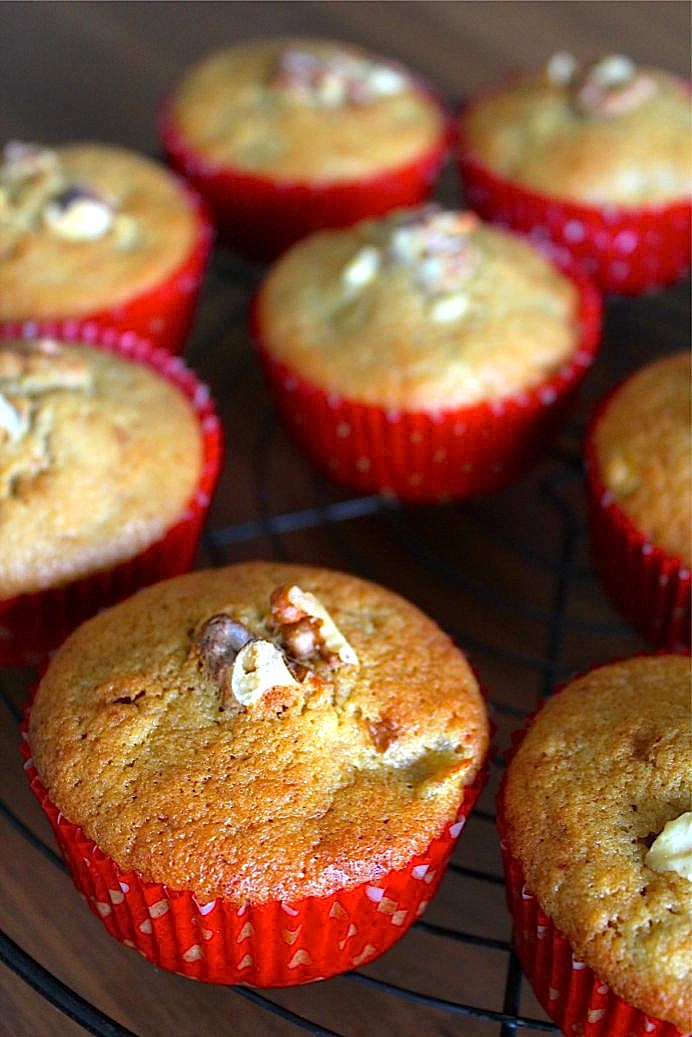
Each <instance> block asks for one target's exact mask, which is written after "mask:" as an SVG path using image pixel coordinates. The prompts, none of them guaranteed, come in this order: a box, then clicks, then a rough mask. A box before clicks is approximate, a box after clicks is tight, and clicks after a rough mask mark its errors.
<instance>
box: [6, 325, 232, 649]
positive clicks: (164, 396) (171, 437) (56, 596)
mask: <svg viewBox="0 0 692 1037" xmlns="http://www.w3.org/2000/svg"><path fill="white" fill-rule="evenodd" d="M35 330H36V331H37V334H38V333H39V332H40V329H39V328H36V329H35ZM220 455H221V433H220V427H219V423H218V421H217V419H216V417H215V414H214V410H213V407H212V404H211V401H210V399H209V394H208V391H207V389H206V387H205V386H203V385H202V384H201V383H200V382H198V381H197V379H196V378H195V376H194V375H193V374H192V373H191V372H189V371H188V370H186V369H185V368H184V367H183V365H182V363H181V362H180V360H179V359H178V358H175V357H171V356H170V355H169V354H167V353H165V352H162V351H161V350H154V349H153V348H152V347H151V346H150V345H148V344H147V343H144V342H140V341H138V340H137V339H136V337H135V336H133V335H132V334H129V335H123V336H120V335H119V334H118V333H117V332H112V333H104V334H103V337H102V341H101V343H100V344H99V345H86V344H83V343H82V342H79V343H68V342H59V341H57V340H55V339H53V338H49V337H45V336H44V337H37V338H35V339H29V338H26V337H24V338H21V337H20V336H19V333H18V331H17V329H14V330H13V329H12V327H11V326H9V325H5V326H3V327H0V663H1V664H3V665H19V664H24V663H26V664H29V663H35V662H38V661H39V660H40V659H41V657H42V656H43V655H44V654H45V653H46V652H47V651H48V650H49V649H51V648H53V647H55V645H56V644H58V643H59V642H60V641H61V640H62V639H63V638H64V637H65V635H66V634H67V633H68V632H69V630H71V629H72V628H73V627H74V626H76V625H77V623H79V622H81V620H82V619H84V618H85V617H86V616H90V615H93V613H94V612H96V611H97V610H98V609H99V608H101V607H103V606H104V605H108V604H111V603H113V602H114V601H117V600H119V599H120V598H122V597H125V596H126V595H128V594H131V593H132V592H133V591H135V590H137V589H138V588H139V587H141V586H142V585H144V584H146V583H152V582H153V581H155V580H159V579H162V578H163V577H165V576H172V575H175V574H177V573H180V572H184V571H185V570H186V569H188V568H189V566H190V565H191V563H192V560H193V558H194V556H195V552H196V549H197V541H198V538H199V534H200V531H201V527H202V523H203V520H204V517H205V515H206V512H207V509H208V506H209V502H210V497H211V494H212V492H213V489H214V486H215V483H216V478H217V475H218V470H219V465H220V459H221V457H220Z"/></svg>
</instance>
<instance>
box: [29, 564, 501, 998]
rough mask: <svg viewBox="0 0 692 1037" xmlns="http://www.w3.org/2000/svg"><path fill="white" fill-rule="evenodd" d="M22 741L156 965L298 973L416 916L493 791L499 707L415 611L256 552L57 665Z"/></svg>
mask: <svg viewBox="0 0 692 1037" xmlns="http://www.w3.org/2000/svg"><path fill="white" fill-rule="evenodd" d="M27 738H28V741H26V742H25V745H24V755H25V758H26V769H27V771H28V774H29V778H30V781H31V784H32V786H33V788H34V791H35V792H36V794H37V795H38V797H39V800H40V802H41V804H42V806H43V808H44V810H45V811H46V813H47V815H48V818H49V820H50V822H51V824H52V826H53V828H54V831H55V835H56V838H57V840H58V842H59V844H60V847H61V849H62V851H63V854H64V856H65V859H66V860H67V863H68V865H69V867H70V869H71V872H72V875H73V878H74V881H75V883H76V885H77V888H78V889H79V890H80V891H81V892H82V893H83V894H84V895H85V896H86V899H87V903H88V904H89V906H90V907H91V909H92V910H93V911H94V913H95V914H97V915H98V916H99V917H100V918H101V919H102V920H103V922H104V924H105V926H106V928H107V929H108V931H109V932H110V933H111V935H113V936H115V938H116V939H118V940H120V941H121V942H122V943H124V944H125V945H126V946H129V947H134V948H135V949H137V950H138V951H140V953H141V954H143V956H144V957H146V958H148V959H149V960H150V961H152V962H154V963H155V964H157V965H159V966H160V967H162V968H165V969H169V970H173V971H176V972H180V973H182V974H184V975H186V976H189V977H191V978H196V979H200V980H204V981H207V982H212V983H234V984H235V983H242V984H248V985H252V986H260V987H264V986H288V985H294V984H299V983H304V982H308V981H309V980H315V979H319V978H325V977H327V976H330V975H333V974H335V973H338V972H342V971H344V970H346V969H350V968H352V967H354V966H360V965H364V964H366V963H367V962H368V961H371V960H372V959H373V958H375V957H377V956H378V955H379V954H381V953H382V952H383V951H384V950H386V949H387V948H388V947H389V946H390V945H391V944H392V943H394V941H395V940H397V939H398V938H399V937H400V936H402V935H403V933H404V932H405V931H406V930H407V929H408V927H409V926H410V925H411V923H412V922H413V921H414V920H415V919H416V917H417V916H418V915H420V913H421V912H422V911H423V910H424V908H425V906H426V904H427V902H428V901H429V900H430V898H431V897H432V895H433V894H434V892H435V889H436V887H437V884H438V883H439V881H440V878H441V876H442V872H443V870H444V866H445V863H446V861H447V858H448V856H449V854H450V853H451V851H452V849H453V847H454V844H455V841H456V839H457V837H458V835H459V832H460V831H461V829H462V827H463V825H464V821H465V818H466V816H467V814H468V813H469V811H470V809H471V806H472V805H473V802H474V801H475V799H476V796H477V795H478V792H479V790H480V784H481V781H482V774H483V761H484V757H485V755H486V750H487V744H488V723H487V717H486V711H485V705H484V701H483V698H482V696H481V694H480V693H479V690H478V686H477V684H476V681H475V678H474V676H473V673H472V671H471V669H470V668H469V666H468V664H467V662H466V660H465V658H464V656H463V655H462V654H461V652H460V651H459V650H458V649H456V648H455V647H454V646H453V645H452V643H451V642H450V640H449V639H448V638H447V636H446V635H444V634H443V633H442V631H440V629H439V628H438V627H437V626H436V625H435V624H434V623H433V622H432V620H430V619H428V618H427V617H426V616H424V615H423V614H422V613H420V612H419V611H418V610H417V609H416V608H414V606H413V605H411V604H409V603H408V602H406V601H404V600H402V599H401V598H399V597H398V596H397V595H395V594H392V593H391V592H389V591H387V590H384V589H383V588H381V587H378V586H376V585H374V584H372V583H367V582H365V581H364V580H360V579H357V578H356V577H353V576H350V575H346V574H342V573H336V572H330V571H327V570H324V569H315V568H311V567H307V566H302V565H285V564H279V563H269V562H250V563H244V564H240V565H235V566H231V567H229V568H226V569H217V570H211V571H206V572H204V571H201V572H195V573H190V574H188V575H187V576H181V577H178V578H176V579H174V580H168V581H164V582H162V583H159V584H157V585H155V586H153V587H149V588H146V589H145V590H142V591H140V592H139V593H138V594H136V595H134V596H133V597H131V598H130V599H128V600H127V601H125V602H123V603H121V604H119V605H116V606H115V607H114V608H112V609H110V610H109V611H107V612H104V613H101V614H100V615H99V616H97V617H95V618H94V619H92V620H89V621H88V622H87V623H85V624H84V625H83V626H82V627H80V628H79V629H78V630H77V631H75V633H74V634H72V636H71V637H70V638H69V639H68V640H67V641H66V642H65V643H64V644H63V645H62V647H61V648H60V650H59V651H58V653H57V654H56V655H55V656H54V658H53V660H52V661H51V663H50V666H49V668H48V670H47V671H46V673H45V674H44V676H43V679H42V681H41V683H40V686H39V688H38V691H37V694H36V697H35V700H34V702H33V705H32V707H31V710H30V717H29V720H28V731H27Z"/></svg>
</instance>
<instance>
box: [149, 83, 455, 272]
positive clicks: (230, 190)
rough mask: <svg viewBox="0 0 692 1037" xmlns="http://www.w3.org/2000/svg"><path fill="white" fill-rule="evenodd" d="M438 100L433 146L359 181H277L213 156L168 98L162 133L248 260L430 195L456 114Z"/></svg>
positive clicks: (222, 230) (175, 161) (228, 240)
mask: <svg viewBox="0 0 692 1037" xmlns="http://www.w3.org/2000/svg"><path fill="white" fill-rule="evenodd" d="M426 93H427V94H428V95H429V96H434V95H432V94H431V93H430V91H427V90H426ZM434 99H435V101H436V103H437V104H439V106H440V110H441V112H442V113H443V116H444V127H445V128H444V130H443V132H442V133H441V134H440V137H439V140H437V141H436V142H435V144H434V146H432V147H429V148H427V149H426V150H424V151H423V152H421V154H420V155H418V156H417V157H416V158H415V159H412V160H411V161H409V162H406V163H403V164H402V165H399V166H395V167H393V168H391V169H387V170H384V171H382V172H381V173H376V174H373V175H371V176H365V177H360V178H358V179H357V180H343V181H338V182H331V183H330V182H328V181H324V182H303V181H299V180H277V179H275V178H272V177H271V176H260V175H257V174H253V173H248V172H244V171H242V170H239V169H234V168H233V167H232V166H225V165H222V164H219V163H215V162H211V161H209V160H207V159H205V158H203V157H202V156H201V155H198V154H196V153H195V151H194V149H193V148H192V146H191V145H189V144H188V143H187V141H186V140H185V138H184V136H183V134H182V133H181V132H180V131H179V130H178V128H177V127H176V125H175V121H174V118H173V116H172V113H171V108H170V102H169V101H168V100H166V101H164V103H163V105H162V106H161V109H160V112H159V118H158V132H159V139H160V141H161V145H162V147H163V149H164V151H165V153H166V156H167V158H168V161H169V163H170V165H171V166H172V167H173V168H174V169H175V170H177V171H178V172H179V173H180V174H181V175H182V176H184V177H185V178H186V179H187V180H188V181H189V182H190V183H191V184H192V185H193V186H194V187H195V189H196V190H197V191H199V193H200V194H201V195H202V197H203V198H205V200H206V201H207V202H208V204H209V206H210V208H211V210H212V212H213V214H214V220H215V222H216V225H217V228H218V230H219V234H220V237H221V239H222V240H223V241H224V242H225V244H227V245H228V246H229V247H231V248H232V249H234V250H235V251H237V252H239V253H241V254H242V255H244V256H245V257H246V258H248V259H252V260H260V261H263V260H270V259H274V258H275V257H276V256H278V255H279V254H280V253H281V252H283V251H285V249H287V248H288V247H289V246H290V245H293V244H294V243H295V242H296V241H299V240H300V239H301V238H304V237H306V235H308V234H311V233H312V232H313V231H316V230H320V229H321V228H324V227H348V226H350V225H351V224H353V223H357V222H358V221H359V220H362V219H365V218H366V217H370V216H381V215H383V214H384V213H386V212H389V211H390V210H392V209H397V208H402V207H404V206H410V205H416V204H418V203H419V202H423V201H425V199H426V198H428V197H429V195H430V193H431V191H432V189H433V186H434V184H435V181H436V179H437V176H438V173H439V172H440V169H441V167H442V165H443V163H444V160H445V158H446V157H447V154H448V152H449V150H450V146H451V129H450V127H451V118H450V114H449V112H448V111H447V109H446V108H445V106H444V105H443V103H442V101H440V100H439V99H438V98H437V97H434Z"/></svg>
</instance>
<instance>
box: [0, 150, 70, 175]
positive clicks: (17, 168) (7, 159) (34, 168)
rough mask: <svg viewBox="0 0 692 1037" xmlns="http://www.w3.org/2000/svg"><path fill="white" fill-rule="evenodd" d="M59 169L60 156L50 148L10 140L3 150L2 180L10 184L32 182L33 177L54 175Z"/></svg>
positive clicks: (0, 167)
mask: <svg viewBox="0 0 692 1037" xmlns="http://www.w3.org/2000/svg"><path fill="white" fill-rule="evenodd" d="M57 167H58V156H57V154H56V152H55V151H51V150H50V148H42V147H41V146H40V145H38V144H25V143H24V142H23V141H20V140H10V141H8V142H7V144H6V145H5V147H4V148H3V153H2V165H0V178H2V179H3V180H5V181H7V182H9V183H18V182H19V181H22V180H30V179H32V178H33V177H37V176H43V175H45V174H46V173H53V172H55V171H56V170H57Z"/></svg>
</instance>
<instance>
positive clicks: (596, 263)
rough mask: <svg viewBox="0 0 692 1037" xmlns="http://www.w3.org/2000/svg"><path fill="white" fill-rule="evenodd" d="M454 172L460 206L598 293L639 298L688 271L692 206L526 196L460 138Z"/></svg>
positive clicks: (524, 190)
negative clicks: (529, 243)
mask: <svg viewBox="0 0 692 1037" xmlns="http://www.w3.org/2000/svg"><path fill="white" fill-rule="evenodd" d="M459 172H460V176H461V181H462V186H463V192H464V198H465V200H466V203H467V205H469V207H470V208H472V209H474V210H475V211H476V212H477V213H478V214H479V216H481V217H482V218H483V219H485V220H490V221H492V222H493V223H499V224H502V225H503V226H506V227H509V228H512V229H514V230H517V231H520V232H521V233H524V234H529V235H531V237H532V238H533V239H534V240H536V241H549V242H551V243H552V245H553V246H554V247H556V248H559V249H562V250H564V251H565V252H566V253H567V254H569V255H570V256H572V257H573V258H574V259H575V260H576V261H577V262H578V263H579V264H580V265H581V266H582V267H583V269H584V270H585V271H586V273H588V274H589V275H590V276H591V277H592V278H593V280H594V281H595V282H596V283H597V284H598V286H599V287H600V288H601V289H602V290H603V291H605V292H614V293H618V294H622V295H639V294H640V293H641V292H644V291H646V290H648V289H651V288H660V287H663V286H665V285H668V284H672V283H673V282H674V281H676V280H678V278H680V277H681V276H682V275H683V274H684V273H685V272H686V271H687V270H688V269H689V267H690V252H691V242H692V205H691V203H690V201H689V199H682V200H680V201H679V202H675V203H671V204H665V205H652V206H648V207H641V208H628V207H625V206H617V205H604V206H596V205H582V204H578V203H576V202H571V201H566V200H561V199H557V198H551V197H550V196H548V195H544V194H540V193H539V192H537V191H531V190H529V189H528V188H525V187H521V186H519V185H518V184H515V183H513V182H512V181H511V180H506V179H504V178H503V177H501V176H498V175H496V174H495V173H492V172H491V171H490V170H489V169H488V168H487V167H485V166H484V165H483V164H482V163H481V162H480V161H479V160H478V159H477V158H476V157H475V156H474V155H473V153H472V152H471V150H470V148H469V147H468V145H467V144H466V143H465V140H464V132H463V126H462V129H461V133H460V145H459Z"/></svg>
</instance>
